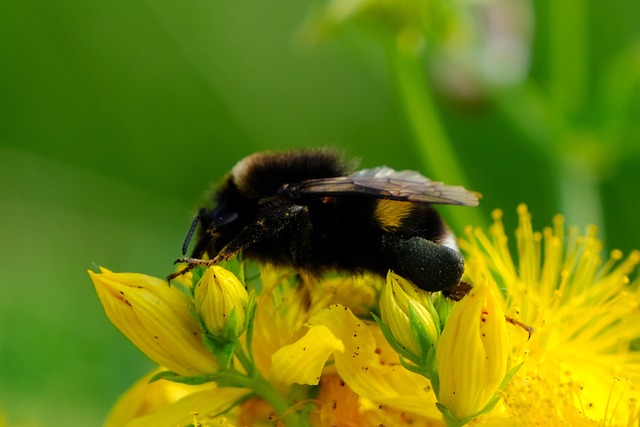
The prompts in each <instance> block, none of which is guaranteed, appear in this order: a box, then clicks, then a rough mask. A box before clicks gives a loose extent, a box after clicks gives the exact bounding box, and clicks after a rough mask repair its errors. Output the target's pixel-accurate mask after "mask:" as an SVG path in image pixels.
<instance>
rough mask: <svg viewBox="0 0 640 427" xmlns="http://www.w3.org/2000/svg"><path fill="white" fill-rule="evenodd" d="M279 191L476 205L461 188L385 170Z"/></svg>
mask: <svg viewBox="0 0 640 427" xmlns="http://www.w3.org/2000/svg"><path fill="white" fill-rule="evenodd" d="M281 191H282V192H285V193H287V194H290V195H291V196H293V197H305V196H306V197H309V196H315V197H335V196H367V197H373V198H379V199H391V200H399V201H407V202H416V203H433V204H443V205H462V206H477V205H478V196H477V194H476V193H473V192H471V191H469V190H467V189H465V188H464V187H460V186H451V185H445V184H443V183H441V182H435V181H431V180H430V179H428V178H426V177H424V176H422V175H420V174H419V173H418V172H414V171H395V170H393V169H391V168H388V167H386V166H382V167H378V168H374V169H363V170H360V171H358V172H355V173H353V174H351V175H349V176H343V177H335V178H321V179H310V180H307V181H302V182H299V183H295V184H285V185H284V186H283V188H282V190H281Z"/></svg>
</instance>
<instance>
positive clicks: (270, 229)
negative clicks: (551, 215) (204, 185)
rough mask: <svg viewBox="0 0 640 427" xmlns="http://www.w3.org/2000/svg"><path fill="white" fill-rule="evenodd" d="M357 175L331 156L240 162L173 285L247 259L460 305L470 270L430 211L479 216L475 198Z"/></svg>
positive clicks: (390, 173) (405, 179) (197, 224)
mask: <svg viewBox="0 0 640 427" xmlns="http://www.w3.org/2000/svg"><path fill="white" fill-rule="evenodd" d="M354 166H355V165H354V163H353V162H347V161H344V160H343V159H342V157H341V156H340V155H339V154H337V153H336V152H334V151H331V150H327V149H321V150H300V151H289V152H264V153H256V154H253V155H250V156H248V157H246V158H244V159H242V160H241V161H240V162H238V163H237V164H236V165H235V166H234V167H233V169H232V170H231V172H230V173H229V174H228V175H227V177H226V178H225V180H224V182H223V184H222V186H221V187H220V188H219V189H218V190H217V192H215V193H214V196H213V202H214V207H213V208H200V209H199V211H198V213H197V214H196V216H195V218H194V220H193V223H192V225H191V228H190V229H189V232H188V234H187V237H186V239H185V241H184V244H183V247H182V253H183V255H185V254H186V252H187V249H188V246H189V242H190V240H191V238H192V236H193V235H194V234H195V232H196V230H198V233H197V242H196V244H195V247H194V249H193V251H192V253H191V257H189V258H180V259H178V260H177V261H176V262H185V263H187V264H188V266H187V267H186V268H185V269H184V270H182V271H181V272H180V273H176V274H174V275H172V276H169V278H173V277H176V276H177V275H179V274H182V273H184V272H186V271H188V270H190V269H192V268H193V267H195V266H197V265H213V264H217V263H219V262H220V261H223V260H228V259H230V258H232V257H233V256H235V255H237V254H238V253H240V252H242V254H243V256H245V257H246V258H248V259H253V260H257V261H259V262H267V263H271V264H274V265H276V266H286V267H293V268H294V269H296V270H297V271H300V272H305V273H308V274H312V275H321V274H322V273H324V272H325V271H327V270H338V271H345V272H350V273H359V272H373V273H376V274H379V275H382V276H384V275H386V274H387V272H388V271H389V270H393V271H395V272H396V273H398V274H399V275H401V276H403V277H405V278H407V279H409V280H411V281H412V282H413V283H414V284H415V285H417V286H418V287H420V288H422V289H424V290H427V291H431V292H435V291H444V293H445V294H446V295H448V296H450V297H452V298H455V296H456V293H459V292H460V289H459V286H460V278H461V277H462V274H463V272H464V260H463V258H462V256H461V255H460V253H459V252H458V250H457V245H456V242H455V237H454V235H453V233H452V232H451V231H450V229H449V228H448V227H447V226H446V225H445V223H444V221H443V220H442V219H441V217H440V215H439V214H438V213H437V212H436V210H435V209H434V208H433V206H432V205H437V204H447V205H461V206H476V205H477V204H478V197H477V196H476V194H474V193H473V192H470V191H468V190H466V189H464V188H463V187H456V186H448V185H444V184H443V183H440V182H434V181H431V180H429V179H428V178H426V177H424V176H422V175H420V174H419V173H417V172H413V171H406V170H404V171H395V170H393V169H391V168H388V167H386V166H383V167H377V168H373V169H362V170H358V171H355V172H354V169H355V167H354ZM205 257H206V258H208V259H206V260H205V259H203V258H205ZM458 297H461V295H458ZM456 299H457V298H456Z"/></svg>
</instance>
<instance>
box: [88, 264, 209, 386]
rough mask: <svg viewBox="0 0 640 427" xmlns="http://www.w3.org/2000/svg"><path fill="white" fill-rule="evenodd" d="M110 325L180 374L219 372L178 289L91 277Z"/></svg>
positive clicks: (153, 281)
mask: <svg viewBox="0 0 640 427" xmlns="http://www.w3.org/2000/svg"><path fill="white" fill-rule="evenodd" d="M89 276H91V279H92V280H93V283H94V285H95V288H96V292H97V294H98V297H99V298H100V301H101V302H102V305H103V306H104V309H105V312H106V314H107V317H109V320H111V322H113V324H114V325H115V326H116V327H117V328H118V329H120V331H121V332H122V333H123V334H124V335H125V336H126V337H127V338H129V340H131V342H133V343H134V344H135V345H136V346H137V347H138V348H139V349H140V350H142V351H143V352H144V353H145V354H146V355H147V356H148V357H149V358H150V359H151V360H153V361H155V362H156V363H158V364H159V365H161V366H165V367H167V368H168V369H170V370H172V371H174V372H176V373H178V374H180V375H197V374H202V373H211V372H216V371H217V370H218V363H217V362H216V360H215V358H214V357H213V355H212V354H211V353H209V351H208V350H207V349H206V347H205V346H204V344H203V342H202V337H201V334H202V332H201V330H200V326H199V325H198V324H197V323H196V321H195V320H194V319H193V318H192V316H191V312H190V308H191V305H192V304H191V302H190V300H189V299H188V298H187V296H186V295H185V294H184V293H182V292H181V291H180V290H179V289H178V288H177V287H175V286H169V285H168V284H167V282H166V281H165V280H161V279H157V278H155V277H151V276H146V275H144V274H133V273H112V272H110V271H108V270H103V271H102V272H101V273H94V272H92V271H89Z"/></svg>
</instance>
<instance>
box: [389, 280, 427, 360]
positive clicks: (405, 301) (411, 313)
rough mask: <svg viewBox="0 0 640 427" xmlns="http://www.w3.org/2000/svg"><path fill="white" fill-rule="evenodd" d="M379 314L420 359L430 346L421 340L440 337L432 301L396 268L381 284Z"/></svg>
mask: <svg viewBox="0 0 640 427" xmlns="http://www.w3.org/2000/svg"><path fill="white" fill-rule="evenodd" d="M380 315H381V317H382V321H383V323H384V324H386V325H387V327H388V328H389V330H390V332H391V334H392V335H393V337H394V338H395V339H396V341H397V342H398V343H399V344H400V345H401V346H402V347H403V348H404V349H406V350H407V351H408V352H410V353H411V354H413V355H415V356H416V358H417V359H420V358H421V356H423V357H424V356H426V354H423V353H424V351H425V350H427V349H425V348H422V345H421V343H428V344H432V343H435V342H436V341H437V340H438V334H439V331H438V326H437V325H438V320H437V314H436V311H435V309H434V307H433V305H432V304H431V301H430V300H429V299H428V298H427V297H426V296H425V295H423V294H422V293H421V291H420V290H418V289H417V288H416V287H415V286H414V285H413V284H411V282H409V281H408V280H406V279H404V278H402V277H400V276H398V275H397V274H395V273H393V272H389V274H387V280H386V282H385V284H384V286H383V288H382V295H381V296H380ZM412 319H413V322H414V324H412Z"/></svg>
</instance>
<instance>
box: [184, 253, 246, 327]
mask: <svg viewBox="0 0 640 427" xmlns="http://www.w3.org/2000/svg"><path fill="white" fill-rule="evenodd" d="M194 298H195V303H196V312H197V313H198V314H199V315H200V317H201V319H202V321H203V322H204V324H205V326H206V327H207V329H208V331H209V332H210V333H211V334H212V335H213V336H216V337H224V338H226V339H235V338H237V337H239V336H240V335H242V333H243V332H244V331H245V329H246V327H247V322H246V320H247V319H246V313H247V306H248V304H249V294H248V293H247V290H246V289H245V287H244V286H243V285H242V283H240V280H238V278H237V277H236V276H235V275H234V274H233V273H231V272H230V271H228V270H225V269H224V268H222V267H218V266H212V267H209V268H208V269H207V271H205V273H204V275H203V276H202V278H201V279H200V281H199V282H198V284H197V285H196V290H195V296H194Z"/></svg>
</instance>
